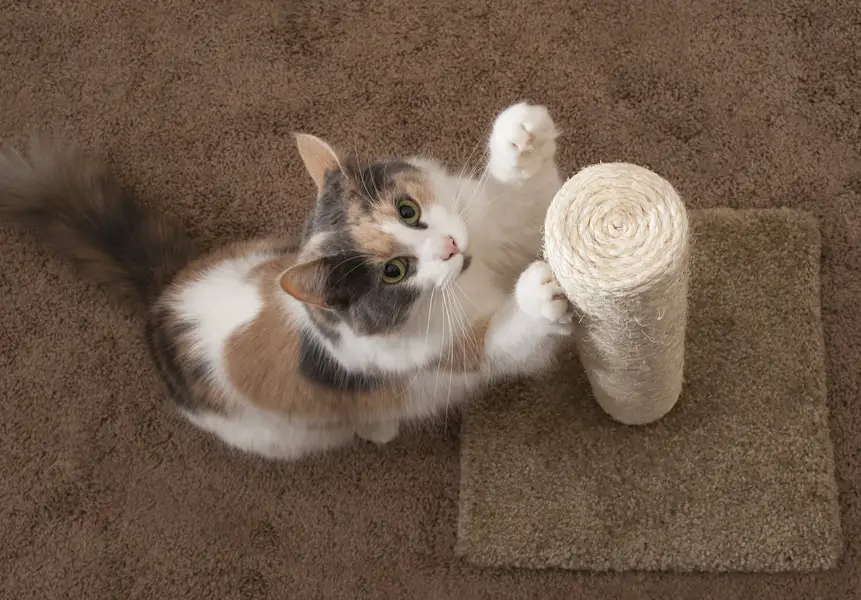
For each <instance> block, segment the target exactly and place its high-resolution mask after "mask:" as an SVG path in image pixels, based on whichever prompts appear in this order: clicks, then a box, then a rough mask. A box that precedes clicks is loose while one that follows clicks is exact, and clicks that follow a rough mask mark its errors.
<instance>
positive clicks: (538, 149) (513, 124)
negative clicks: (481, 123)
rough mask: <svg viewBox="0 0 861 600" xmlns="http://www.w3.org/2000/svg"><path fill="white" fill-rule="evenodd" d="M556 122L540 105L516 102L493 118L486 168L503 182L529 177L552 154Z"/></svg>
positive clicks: (551, 156) (554, 151)
mask: <svg viewBox="0 0 861 600" xmlns="http://www.w3.org/2000/svg"><path fill="white" fill-rule="evenodd" d="M557 135H558V133H557V131H556V125H555V123H553V118H552V117H551V116H550V112H549V111H548V110H547V108H546V107H544V106H538V105H534V104H527V103H526V102H520V103H519V104H514V105H513V106H509V107H508V108H506V109H505V110H504V111H502V112H501V113H499V115H498V116H497V117H496V122H495V123H494V124H493V131H492V132H491V134H490V163H489V167H490V170H491V173H492V175H493V176H494V177H496V178H497V179H498V180H500V181H502V182H504V183H514V182H518V181H524V180H526V179H529V178H530V177H532V176H533V175H535V174H536V173H538V171H540V170H541V168H542V167H544V166H545V165H547V164H548V163H552V162H553V160H554V157H555V155H556V136H557Z"/></svg>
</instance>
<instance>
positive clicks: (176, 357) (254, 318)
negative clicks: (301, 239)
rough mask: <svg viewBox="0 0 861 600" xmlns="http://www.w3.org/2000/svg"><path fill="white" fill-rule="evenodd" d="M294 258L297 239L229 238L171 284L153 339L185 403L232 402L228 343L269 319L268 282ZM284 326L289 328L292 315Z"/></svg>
mask: <svg viewBox="0 0 861 600" xmlns="http://www.w3.org/2000/svg"><path fill="white" fill-rule="evenodd" d="M294 261H295V253H294V252H293V249H292V247H290V246H289V245H286V244H285V243H283V242H279V241H277V240H273V241H269V240H267V241H259V242H243V243H238V244H231V245H229V246H226V247H224V248H222V249H220V250H218V251H216V252H214V253H212V254H210V255H208V256H206V257H204V258H201V259H200V260H198V261H196V262H194V263H192V264H191V265H189V266H188V268H186V269H185V270H184V271H183V272H182V273H180V274H179V275H178V276H177V278H176V279H175V280H174V282H173V283H172V284H171V286H170V287H169V288H168V289H167V290H165V292H164V294H163V295H162V297H161V298H160V300H159V302H158V303H157V306H156V308H155V310H154V313H153V325H152V330H153V333H152V335H151V345H152V346H153V349H154V354H156V360H157V363H158V364H159V366H160V367H161V370H162V375H163V376H164V378H165V379H166V380H167V381H168V382H169V383H170V382H171V381H174V382H176V385H177V387H179V388H180V389H179V390H177V389H174V390H173V391H174V395H175V396H177V395H179V396H180V398H178V400H179V403H180V405H181V407H182V408H186V409H188V410H192V411H193V410H197V409H200V408H206V409H216V408H225V407H224V406H217V405H218V404H222V405H223V404H225V403H228V404H229V403H231V400H232V398H231V396H233V395H234V394H232V392H233V391H235V387H234V385H233V382H232V381H231V377H230V365H229V364H228V360H227V358H228V352H227V349H228V346H229V344H231V343H232V340H234V339H235V338H236V336H237V334H238V333H240V332H242V331H244V330H246V329H248V328H249V327H250V326H252V325H253V324H255V323H257V322H258V321H261V320H267V321H268V320H271V319H266V317H267V315H268V314H271V313H272V307H271V306H269V305H270V304H271V303H272V302H273V297H274V296H275V294H273V293H269V288H270V287H272V286H277V276H278V274H279V273H280V272H282V271H284V270H285V269H287V268H288V267H289V266H290V265H292V264H293V262H294ZM270 325H271V323H270ZM284 327H285V328H288V331H289V323H284ZM274 333H275V332H273V334H274ZM281 338H282V340H283V339H284V336H283V335H282V336H281ZM172 387H173V386H172ZM178 391H179V392H180V393H179V394H177V392H178Z"/></svg>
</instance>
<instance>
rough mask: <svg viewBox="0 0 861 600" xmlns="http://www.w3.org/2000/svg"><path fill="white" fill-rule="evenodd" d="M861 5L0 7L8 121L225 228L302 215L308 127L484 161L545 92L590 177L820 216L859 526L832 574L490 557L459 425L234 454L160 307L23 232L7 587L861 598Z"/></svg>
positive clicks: (4, 335) (844, 460) (14, 335)
mask: <svg viewBox="0 0 861 600" xmlns="http://www.w3.org/2000/svg"><path fill="white" fill-rule="evenodd" d="M859 22H861V3H859V2H857V0H787V1H776V0H773V1H768V0H765V1H763V0H722V1H713V0H706V1H700V2H690V1H688V0H620V1H613V2H610V1H596V0H589V1H585V0H573V1H572V0H540V1H536V2H522V1H520V0H492V1H491V0H470V1H469V2H463V1H462V0H437V1H435V2H429V3H410V2H403V1H401V0H374V1H373V2H371V1H364V0H337V1H336V0H313V1H312V0H289V1H288V0H152V1H150V2H140V1H137V0H65V1H64V2H55V1H48V0H26V1H23V0H0V75H2V76H0V137H2V138H3V139H16V140H17V139H21V138H23V137H24V136H26V134H27V133H28V132H29V131H30V130H32V129H36V128H39V129H41V128H46V127H47V128H50V129H52V130H56V131H59V132H61V133H64V134H66V135H67V136H69V137H73V138H76V139H78V140H80V141H82V142H83V143H84V144H85V145H86V146H87V147H89V148H90V149H92V150H93V151H96V152H99V153H101V154H102V155H104V156H107V157H108V158H109V159H110V160H111V161H112V162H113V163H114V164H115V165H116V166H117V168H118V169H119V171H120V176H121V177H122V179H123V180H124V181H125V182H127V183H128V184H129V185H131V186H133V187H134V188H135V190H136V191H137V192H138V193H139V195H140V196H141V197H142V198H143V199H144V200H145V201H146V202H148V203H150V204H152V205H156V206H159V207H160V208H162V209H163V210H165V211H168V212H170V213H171V214H173V215H176V216H178V217H179V218H181V219H183V220H184V221H185V223H186V224H187V225H188V227H189V229H190V230H191V232H192V234H193V235H194V236H196V237H197V238H198V239H200V240H202V241H203V242H204V243H206V244H210V245H212V244H216V243H222V242H225V241H228V240H234V239H237V238H240V237H246V236H251V235H256V234H260V233H264V232H272V231H291V232H295V231H297V230H298V227H299V225H300V222H301V219H302V217H303V215H304V214H305V211H306V209H307V207H308V206H309V203H310V202H311V201H312V197H313V184H312V182H311V181H310V180H309V178H308V177H307V176H305V175H304V174H303V172H302V167H301V165H300V163H299V160H298V156H297V154H296V152H295V150H294V149H293V142H292V138H291V135H290V134H291V132H292V131H295V130H304V131H309V132H311V133H315V134H318V135H321V136H324V137H326V138H327V139H329V140H330V141H331V142H332V143H336V144H339V145H345V146H352V145H355V146H357V147H359V148H361V149H363V154H364V155H365V156H367V154H368V153H370V152H372V151H374V152H384V153H387V154H388V153H399V152H407V151H408V152H426V153H432V154H435V155H437V156H439V157H440V158H441V159H443V160H446V161H449V162H450V163H451V164H453V165H454V166H456V167H459V166H460V165H462V164H463V162H464V161H465V160H466V159H467V158H468V157H469V156H470V154H471V152H472V150H473V149H474V148H475V147H476V145H477V144H481V143H483V139H484V136H485V135H486V134H487V132H488V129H489V124H490V123H491V120H492V118H493V116H494V114H495V113H496V112H497V111H499V110H501V109H502V108H503V107H505V106H506V105H507V104H509V103H512V102H516V101H518V100H520V99H521V98H524V97H528V98H530V99H532V100H534V101H537V102H542V103H545V104H547V105H548V106H549V107H550V110H551V111H552V112H553V114H554V115H555V117H556V120H557V122H558V125H559V128H560V129H561V130H562V131H563V135H562V137H561V138H560V139H559V161H560V164H561V165H562V166H563V168H564V169H565V170H566V174H568V173H572V172H574V171H576V170H577V169H579V168H580V167H582V166H584V165H587V164H592V163H595V162H599V161H604V162H609V161H627V162H634V163H638V164H641V165H644V166H647V167H649V168H651V169H653V170H654V171H656V172H658V173H661V174H662V175H663V176H664V177H666V178H667V179H668V180H669V181H671V182H673V184H674V186H675V187H676V188H677V189H678V191H679V193H680V194H681V195H682V197H683V198H684V199H685V201H686V203H687V204H688V206H689V207H691V208H710V207H718V206H729V207H735V208H738V207H747V208H763V207H780V206H789V207H792V208H797V209H803V210H807V211H810V212H811V213H813V214H814V215H815V216H816V217H817V218H818V220H819V223H820V228H821V233H822V313H823V325H824V329H825V341H826V350H827V381H828V407H829V409H830V414H831V416H830V427H831V434H832V439H833V442H834V454H835V466H836V472H837V482H838V488H839V491H840V508H841V516H842V523H843V527H844V537H845V539H846V540H847V546H846V551H845V553H844V555H843V558H842V559H841V561H840V565H839V567H838V569H836V570H834V571H830V572H826V573H819V574H790V575H783V574H778V575H755V576H737V575H723V574H717V575H715V574H696V575H685V576H675V575H670V576H666V575H663V574H639V573H627V574H594V573H585V574H584V573H579V572H572V571H562V570H551V571H533V570H511V571H508V570H501V569H482V568H476V567H474V566H472V565H470V564H468V563H467V562H466V561H464V560H462V559H459V558H458V557H457V556H456V555H455V553H454V549H455V543H456V531H457V529H456V523H457V512H458V511H457V501H458V478H459V459H458V457H459V424H458V421H457V419H456V418H455V417H454V416H453V415H449V418H448V419H444V420H441V421H440V422H439V423H438V424H436V425H434V426H429V427H425V428H422V429H421V430H419V431H416V432H413V433H412V434H411V435H404V436H403V437H401V438H400V439H398V440H397V441H395V442H394V443H393V444H392V445H390V446H386V447H385V448H381V449H375V448H373V447H366V446H362V447H360V448H357V449H356V450H355V451H352V452H343V453H339V454H335V455H332V456H331V457H328V458H327V459H325V460H319V461H309V462H307V463H302V464H294V465H281V464H279V465H276V464H270V463H266V462H263V461H258V460H253V459H249V458H246V457H242V456H239V455H236V454H234V453H231V452H229V451H227V450H226V449H224V448H223V447H222V446H221V445H219V444H217V443H215V442H213V441H211V440H210V439H208V438H207V437H206V436H205V435H203V434H201V433H198V432H197V431H195V430H193V429H192V428H191V427H189V426H188V425H186V424H185V423H183V422H182V421H181V420H180V419H178V418H174V417H173V416H172V415H171V413H170V412H169V411H168V410H166V407H165V398H164V395H163V393H162V386H161V384H160V383H159V382H158V379H157V375H156V373H155V370H154V369H153V368H152V366H151V365H150V363H149V360H148V359H147V355H146V351H145V349H144V345H143V343H142V339H141V330H140V326H141V324H140V322H139V320H138V319H137V318H135V317H133V316H132V315H129V314H127V313H125V312H123V311H119V310H116V309H113V308H111V307H110V305H109V304H108V302H107V301H106V299H105V296H104V294H103V293H101V292H100V291H99V290H97V289H95V288H93V287H91V286H89V285H86V284H84V283H80V282H78V281H76V279H75V277H74V276H73V275H72V274H71V273H70V272H69V269H68V267H67V265H66V264H65V263H63V262H62V261H59V260H56V259H55V258H53V257H52V256H51V255H50V254H49V253H48V252H46V251H45V250H44V249H43V248H42V247H41V246H40V245H39V244H38V243H36V242H35V241H34V240H33V239H32V237H31V236H29V235H27V234H26V233H21V232H19V231H17V230H14V229H9V228H5V227H2V226H0V255H2V265H0V307H2V310H0V539H2V540H3V543H2V544H0V597H3V598H16V599H19V600H29V599H39V600H45V599H55V598H89V599H99V600H101V599H103V598H104V599H113V598H130V599H136V598H141V599H149V598H170V599H172V600H186V599H190V598H195V599H197V598H200V599H204V598H205V599H210V598H219V599H224V600H234V599H245V598H255V599H257V598H278V599H281V598H285V597H290V598H291V600H292V599H297V600H298V599H305V598H309V599H316V598H350V599H352V598H393V599H397V600H401V599H404V598H409V599H424V598H427V599H432V600H440V599H446V600H448V599H461V598H462V599H465V600H476V599H479V600H480V599H485V598H486V599H492V600H515V599H517V600H525V599H530V600H531V599H534V598H541V599H542V600H547V599H554V598H560V599H561V598H564V599H566V600H567V599H570V598H608V599H609V598H613V599H615V600H648V599H653V598H660V599H662V600H664V599H669V598H673V599H699V598H709V600H727V599H733V600H736V599H738V598H756V599H757V600H787V599H792V598H805V599H806V598H816V599H817V600H831V599H835V600H836V599H839V600H845V599H847V598H851V597H853V595H854V594H857V591H858V589H861V402H859V395H861V369H859V365H861V311H859V310H858V299H859V298H861V215H859V206H861V156H859V153H858V148H859V147H861V101H859V90H861V69H859V68H858V67H859V55H861V36H859V35H858V29H859ZM476 154H478V152H476ZM475 158H476V157H475V156H473V163H474V162H475ZM407 433H409V432H407Z"/></svg>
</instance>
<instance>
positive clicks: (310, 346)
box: [0, 104, 570, 459]
mask: <svg viewBox="0 0 861 600" xmlns="http://www.w3.org/2000/svg"><path fill="white" fill-rule="evenodd" d="M555 136H556V132H555V128H554V125H553V122H552V120H551V119H550V117H549V115H548V114H547V111H546V110H545V109H543V108H542V107H535V106H528V105H526V104H520V105H515V106H513V107H510V108H509V109H507V110H506V111H504V112H503V113H501V115H500V116H499V117H498V118H497V121H496V123H495V126H494V130H493V133H492V135H491V139H490V143H489V150H490V156H489V160H488V168H487V171H486V173H485V175H483V176H482V177H480V178H478V179H471V178H465V177H460V176H457V175H455V174H451V173H448V172H446V171H445V170H444V169H443V168H442V167H441V166H439V165H438V164H436V163H434V162H432V161H428V160H423V159H408V160H404V161H386V162H379V163H374V164H371V165H368V166H360V165H358V164H356V163H355V162H354V161H350V160H348V159H345V158H342V157H340V156H339V155H337V154H336V153H335V152H334V151H332V149H331V148H330V147H329V146H328V145H326V144H325V142H322V141H321V140H319V139H317V138H313V137H312V136H305V135H303V136H298V137H297V141H298V145H299V150H300V154H301V155H302V158H303V161H304V162H305V165H306V167H307V169H308V171H309V173H310V174H311V176H312V178H313V179H314V181H315V183H316V184H317V187H318V199H317V202H316V205H315V209H314V211H313V213H312V215H311V216H310V217H309V219H308V223H307V226H306V229H305V232H304V235H303V238H302V240H301V242H300V243H297V244H292V243H290V242H285V241H284V240H277V239H276V240H259V241H251V242H242V243H237V244H231V245H229V246H226V247H224V248H222V249H220V250H218V251H216V252H215V253H212V254H210V255H207V256H198V255H197V253H196V251H195V250H194V248H193V245H192V244H191V243H190V242H188V241H187V240H186V239H185V238H184V236H183V234H182V233H181V232H180V231H179V230H178V229H177V228H175V227H174V226H173V225H171V224H170V223H168V222H166V221H165V220H164V219H163V218H161V217H158V216H156V215H150V214H148V213H145V211H143V209H142V208H141V207H140V206H139V205H137V204H136V203H135V202H134V201H133V200H131V199H129V198H128V197H126V196H124V195H123V194H122V192H121V191H120V190H119V187H118V186H117V185H116V183H115V182H114V181H113V179H112V178H111V177H110V175H109V174H107V172H106V171H103V170H101V167H100V166H99V165H97V164H96V163H93V162H92V161H89V160H88V159H86V158H84V157H82V156H80V155H78V154H63V153H60V152H58V151H56V150H47V151H41V152H39V151H37V152H34V153H32V154H31V155H30V157H27V158H25V157H22V156H21V155H18V154H7V155H6V156H5V157H2V160H0V214H6V215H11V216H13V217H15V218H17V219H19V220H23V221H25V222H29V223H31V224H33V225H35V226H36V227H37V229H39V230H40V231H41V232H42V233H43V234H44V235H45V236H46V237H48V238H49V239H50V240H51V241H52V242H53V243H54V244H55V245H56V246H58V247H59V248H60V250H62V251H63V252H64V253H65V254H67V255H69V256H70V257H71V258H73V259H74V260H75V262H76V263H77V264H78V266H79V267H80V268H81V269H82V270H83V271H84V273H85V274H86V275H89V276H91V277H94V278H95V279H97V280H99V281H101V282H105V283H114V284H116V283H119V284H122V285H124V286H125V288H124V289H127V290H128V289H129V288H130V287H131V289H132V294H133V295H136V296H138V297H140V298H142V299H143V300H144V304H146V306H147V309H148V315H149V318H148V328H147V330H148V332H147V333H148V335H147V337H148V341H149V344H150V349H151V352H152V355H153V357H154V359H155V361H156V363H157V365H158V367H159V370H160V372H161V374H162V376H163V377H164V379H165V381H166V382H167V384H168V386H169V387H170V389H171V392H172V396H173V398H174V399H175V401H176V403H177V405H178V407H179V408H180V410H181V411H182V412H183V414H185V416H186V417H187V418H188V419H189V420H190V421H191V422H192V423H194V424H195V425H197V426H198V427H200V428H202V429H204V430H207V431H209V432H211V433H213V434H215V435H216V436H218V437H219V438H221V439H222V440H223V441H225V442H226V443H228V444H230V445H231V446H234V447H237V448H241V449H243V450H246V451H250V452H254V453H257V454H260V455H263V456H266V457H271V458H287V459H291V458H298V457H301V456H304V455H307V454H309V453H312V452H315V451H321V450H325V449H328V448H333V447H337V446H340V445H343V444H345V443H347V442H349V441H350V440H352V439H353V438H354V437H355V436H356V435H358V436H360V437H363V438H365V439H369V440H373V441H376V442H379V443H384V442H386V441H388V440H390V439H392V438H393V437H395V436H396V435H397V432H398V428H399V424H400V423H401V422H403V421H405V420H410V419H417V418H425V417H429V416H432V415H436V414H439V413H440V412H442V411H445V410H447V409H448V407H450V406H456V405H457V404H458V403H460V402H461V401H463V400H464V399H465V398H466V397H468V396H469V394H470V393H472V392H474V391H476V390H479V389H481V388H482V387H483V386H485V385H487V384H488V383H490V382H493V381H496V380H499V379H501V378H504V377H512V376H519V375H525V374H532V373H536V372H537V371H539V370H541V369H543V368H544V367H546V366H547V365H549V364H550V363H551V361H552V358H553V355H554V351H555V347H556V340H557V339H558V338H559V336H560V334H562V333H564V332H565V331H566V327H567V325H566V323H567V321H568V320H569V319H570V313H569V306H568V304H567V302H566V301H565V300H564V298H562V296H561V290H560V289H559V287H558V285H557V284H556V282H555V280H554V279H553V277H552V274H551V273H550V271H549V269H548V267H547V265H546V264H544V263H543V262H540V261H535V257H536V255H537V253H538V251H539V245H540V233H541V226H542V223H543V217H544V214H545V212H546V209H547V207H548V205H549V202H550V200H551V199H552V197H553V194H554V193H555V192H556V191H557V190H558V188H559V186H560V179H559V176H558V173H557V170H556V165H555V158H554V155H555V141H554V140H555ZM141 248H148V249H149V250H148V251H143V250H141ZM129 283H131V286H129Z"/></svg>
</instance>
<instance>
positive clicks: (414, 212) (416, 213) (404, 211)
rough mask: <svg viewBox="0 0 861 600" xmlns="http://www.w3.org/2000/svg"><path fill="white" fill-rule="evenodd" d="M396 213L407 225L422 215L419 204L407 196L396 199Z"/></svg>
mask: <svg viewBox="0 0 861 600" xmlns="http://www.w3.org/2000/svg"><path fill="white" fill-rule="evenodd" d="M398 215H399V216H400V217H401V220H402V221H403V222H404V223H406V224H407V225H415V224H416V223H418V222H419V219H420V218H421V216H422V213H421V211H420V210H419V205H418V204H416V203H415V202H413V201H412V200H410V199H409V198H402V199H400V200H398Z"/></svg>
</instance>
